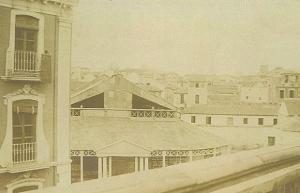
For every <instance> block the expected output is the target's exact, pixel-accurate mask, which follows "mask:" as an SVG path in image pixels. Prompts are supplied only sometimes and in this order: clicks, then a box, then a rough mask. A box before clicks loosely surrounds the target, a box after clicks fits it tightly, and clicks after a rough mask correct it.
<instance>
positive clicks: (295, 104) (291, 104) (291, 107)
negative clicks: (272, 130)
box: [284, 99, 300, 115]
mask: <svg viewBox="0 0 300 193" xmlns="http://www.w3.org/2000/svg"><path fill="white" fill-rule="evenodd" d="M284 103H285V105H286V109H287V111H288V114H289V115H300V99H287V100H285V101H284Z"/></svg>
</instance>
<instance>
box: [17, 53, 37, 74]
mask: <svg viewBox="0 0 300 193" xmlns="http://www.w3.org/2000/svg"><path fill="white" fill-rule="evenodd" d="M14 59H15V62H14V72H36V71H37V65H36V64H37V62H36V60H37V54H36V52H31V51H22V50H15V54H14Z"/></svg>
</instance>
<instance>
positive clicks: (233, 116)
mask: <svg viewBox="0 0 300 193" xmlns="http://www.w3.org/2000/svg"><path fill="white" fill-rule="evenodd" d="M277 111H278V106H277V105H268V104H265V105H261V104H246V103H240V104H204V105H195V106H193V107H189V108H185V109H184V110H183V112H182V116H181V118H182V120H184V121H186V122H189V123H192V124H196V125H201V126H238V127H253V126H257V127H262V126H273V125H276V124H277V122H278V118H277Z"/></svg>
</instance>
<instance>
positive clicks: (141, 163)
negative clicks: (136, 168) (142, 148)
mask: <svg viewBox="0 0 300 193" xmlns="http://www.w3.org/2000/svg"><path fill="white" fill-rule="evenodd" d="M141 171H144V158H142V157H140V172H141Z"/></svg>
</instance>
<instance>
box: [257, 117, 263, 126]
mask: <svg viewBox="0 0 300 193" xmlns="http://www.w3.org/2000/svg"><path fill="white" fill-rule="evenodd" d="M257 124H258V125H264V118H263V117H259V118H258V119H257Z"/></svg>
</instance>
